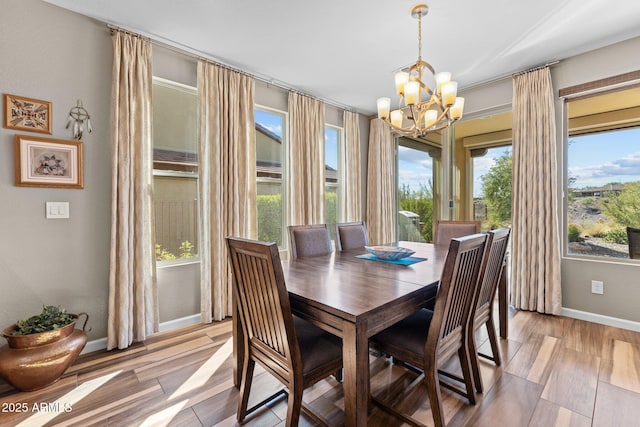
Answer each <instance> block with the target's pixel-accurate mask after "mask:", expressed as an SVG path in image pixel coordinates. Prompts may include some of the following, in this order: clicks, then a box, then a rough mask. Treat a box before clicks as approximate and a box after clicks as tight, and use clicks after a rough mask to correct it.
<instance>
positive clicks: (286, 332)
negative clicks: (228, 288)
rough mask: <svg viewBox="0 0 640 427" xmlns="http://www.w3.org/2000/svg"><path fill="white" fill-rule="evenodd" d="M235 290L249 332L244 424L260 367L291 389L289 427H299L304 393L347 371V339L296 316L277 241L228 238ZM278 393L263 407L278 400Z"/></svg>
mask: <svg viewBox="0 0 640 427" xmlns="http://www.w3.org/2000/svg"><path fill="white" fill-rule="evenodd" d="M227 247H228V248H229V258H230V260H231V264H232V270H233V278H234V280H233V291H234V294H235V301H236V305H237V311H238V314H239V317H240V323H241V325H242V330H243V332H244V341H243V343H242V345H243V348H244V361H243V364H242V376H241V380H240V399H239V401H238V414H237V418H238V422H242V421H243V420H244V418H245V417H246V416H247V414H248V413H249V412H251V411H252V410H253V409H255V408H252V409H249V410H247V404H248V400H249V392H250V390H251V383H252V380H253V371H254V367H255V363H256V362H257V363H259V364H260V365H261V366H262V367H263V368H264V369H265V370H266V371H267V372H269V373H270V374H271V375H273V376H274V377H276V378H277V379H278V380H279V381H280V382H281V383H282V384H284V386H285V387H286V389H287V390H288V393H287V394H288V406H287V420H286V425H287V426H297V425H298V420H299V418H300V412H301V410H303V409H304V410H305V413H309V414H310V415H311V416H312V418H314V420H315V421H318V420H320V421H321V422H322V420H321V419H320V418H319V417H317V416H316V415H315V414H313V412H311V411H310V410H309V409H308V408H303V407H302V394H303V390H304V389H306V388H308V387H310V386H311V385H313V384H315V383H317V382H318V381H320V380H322V379H324V378H326V377H328V376H329V375H331V374H333V373H335V372H336V371H339V370H340V369H341V368H342V340H341V339H340V338H338V337H337V336H335V335H332V334H330V333H328V332H325V331H323V330H322V329H320V328H318V327H317V326H315V325H312V324H311V323H309V322H307V321H305V320H303V319H301V318H298V317H296V316H293V314H292V312H291V305H290V302H289V294H288V293H287V289H286V285H285V280H284V275H283V272H282V264H281V263H280V255H279V253H278V246H277V245H276V243H265V242H257V241H253V240H246V239H240V238H234V237H228V238H227ZM279 394H281V392H278V393H276V394H275V395H273V396H271V397H270V398H268V399H266V400H264V401H263V402H262V403H260V404H258V406H262V404H264V403H266V402H267V401H269V400H270V399H271V398H273V397H276V396H277V395H279Z"/></svg>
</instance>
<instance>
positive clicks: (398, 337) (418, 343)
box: [369, 234, 487, 426]
mask: <svg viewBox="0 0 640 427" xmlns="http://www.w3.org/2000/svg"><path fill="white" fill-rule="evenodd" d="M486 238H487V236H486V235H485V234H473V235H470V236H465V237H459V238H454V239H451V241H450V244H449V252H448V253H447V256H446V259H445V264H444V269H443V271H442V276H441V279H440V286H439V288H438V294H437V296H436V302H435V306H434V309H433V310H429V309H426V308H422V309H420V310H419V311H417V312H416V313H414V314H412V315H411V316H409V317H407V318H405V319H403V320H401V321H399V322H398V323H395V324H393V325H392V326H390V327H388V328H387V329H385V330H383V331H382V332H379V333H377V334H376V335H374V336H372V337H371V338H370V340H369V344H370V346H371V347H372V348H373V349H375V350H377V351H380V352H381V353H383V354H386V355H389V356H392V357H393V358H394V359H396V358H397V359H399V360H401V361H402V362H404V363H405V364H408V365H409V366H413V367H416V368H418V369H419V370H422V372H424V382H425V384H426V387H427V393H428V395H429V403H430V405H431V412H432V414H433V420H434V422H435V425H436V426H444V425H445V420H444V412H443V408H442V397H441V393H440V386H443V387H446V388H448V389H450V390H452V391H455V392H456V393H459V394H460V395H462V396H464V397H466V398H467V399H468V400H469V403H471V404H475V402H476V399H475V394H474V384H473V377H472V373H471V362H470V360H469V348H468V345H469V341H468V334H467V328H469V327H471V322H470V320H471V319H470V315H471V306H472V303H473V301H474V298H475V294H476V287H477V286H478V282H479V275H480V267H481V264H482V260H483V253H484V249H485V242H486ZM456 353H457V356H458V359H459V361H460V367H461V368H462V377H458V376H455V375H452V374H450V373H447V372H444V371H442V370H441V369H440V368H441V367H442V366H443V365H444V363H445V362H447V361H448V360H449V359H450V358H451V357H452V356H453V355H455V354H456ZM440 375H443V376H446V377H451V378H454V379H456V380H459V381H461V382H462V383H464V388H463V389H461V388H460V387H457V386H456V385H454V384H453V383H451V382H449V381H442V380H441V378H440ZM372 400H373V402H374V403H376V404H377V405H379V406H381V407H382V408H383V409H384V410H386V411H388V412H390V413H392V414H394V415H396V416H398V417H399V418H401V419H402V420H403V421H405V422H408V423H410V424H413V425H421V423H419V422H418V421H417V420H415V419H413V418H412V417H410V416H409V415H406V414H402V413H400V412H398V411H397V410H396V409H394V408H392V407H391V406H389V405H386V404H385V403H384V402H383V401H381V400H379V399H377V398H376V397H373V398H372Z"/></svg>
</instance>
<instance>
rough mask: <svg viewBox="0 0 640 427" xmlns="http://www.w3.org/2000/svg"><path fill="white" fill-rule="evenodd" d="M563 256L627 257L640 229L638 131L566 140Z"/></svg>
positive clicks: (625, 130) (632, 130)
mask: <svg viewBox="0 0 640 427" xmlns="http://www.w3.org/2000/svg"><path fill="white" fill-rule="evenodd" d="M567 165H568V170H567V179H568V191H567V205H568V209H567V229H568V240H569V245H568V253H569V254H572V255H591V256H604V257H614V258H629V252H628V249H629V248H628V244H627V234H626V227H627V226H630V227H634V228H640V128H630V129H621V130H614V131H609V132H599V133H594V134H589V135H577V136H572V137H569V146H568V147H567Z"/></svg>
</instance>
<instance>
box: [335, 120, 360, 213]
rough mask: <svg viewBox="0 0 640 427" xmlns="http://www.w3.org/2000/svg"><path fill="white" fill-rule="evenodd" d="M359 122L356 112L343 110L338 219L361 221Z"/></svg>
mask: <svg viewBox="0 0 640 427" xmlns="http://www.w3.org/2000/svg"><path fill="white" fill-rule="evenodd" d="M359 122H360V116H359V114H358V113H352V112H351V111H345V112H344V114H343V123H344V161H343V163H342V165H341V166H342V168H341V174H340V201H341V203H340V221H362V178H361V174H362V166H361V162H360V159H361V155H360V125H359Z"/></svg>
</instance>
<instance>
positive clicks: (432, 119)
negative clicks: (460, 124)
mask: <svg viewBox="0 0 640 427" xmlns="http://www.w3.org/2000/svg"><path fill="white" fill-rule="evenodd" d="M436 120H438V112H437V111H436V110H427V114H425V116H424V127H425V128H430V127H431V126H433V125H434V124H435V123H436Z"/></svg>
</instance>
